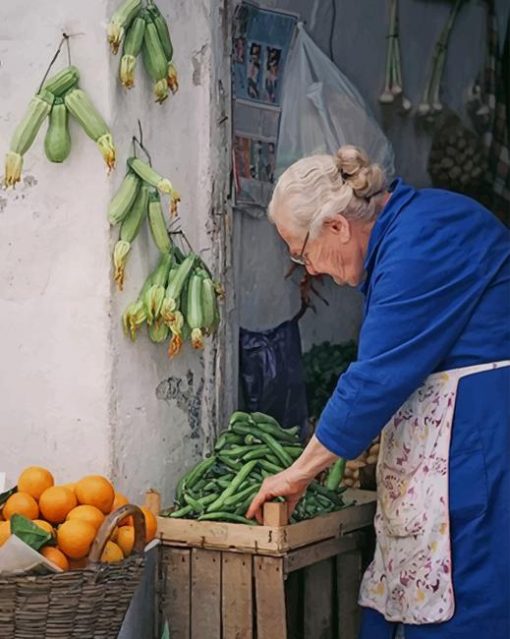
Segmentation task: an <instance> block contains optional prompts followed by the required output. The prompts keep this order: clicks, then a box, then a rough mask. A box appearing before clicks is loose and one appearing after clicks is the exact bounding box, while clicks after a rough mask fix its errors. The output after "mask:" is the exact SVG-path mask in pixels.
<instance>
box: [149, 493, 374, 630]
mask: <svg viewBox="0 0 510 639" xmlns="http://www.w3.org/2000/svg"><path fill="white" fill-rule="evenodd" d="M347 498H348V499H349V498H355V499H356V500H357V505H355V506H352V507H350V508H346V509H345V510H343V511H340V512H338V513H331V514H328V515H324V516H320V517H316V518H315V519H312V520H309V521H304V522H300V523H298V524H292V525H281V524H282V522H283V521H286V513H285V504H266V506H265V509H264V520H265V521H264V524H265V525H264V526H257V527H255V526H254V527H251V526H245V525H242V524H241V525H239V524H223V523H221V522H197V521H193V520H171V519H166V518H159V520H158V525H159V534H160V538H161V539H162V541H163V544H162V546H161V562H160V579H159V584H160V592H159V596H158V612H159V617H160V627H161V625H162V623H164V621H165V620H167V621H168V623H169V626H170V636H171V637H172V639H254V638H257V639H299V638H300V637H303V639H356V636H357V628H358V615H359V611H358V607H357V603H356V601H357V593H358V589H359V584H360V581H361V574H362V568H363V565H364V563H365V561H364V554H365V555H366V548H367V531H369V530H370V528H371V525H372V521H373V516H374V513H375V494H374V493H371V492H368V491H349V494H348V495H347ZM279 524H280V525H279ZM340 628H341V633H340Z"/></svg>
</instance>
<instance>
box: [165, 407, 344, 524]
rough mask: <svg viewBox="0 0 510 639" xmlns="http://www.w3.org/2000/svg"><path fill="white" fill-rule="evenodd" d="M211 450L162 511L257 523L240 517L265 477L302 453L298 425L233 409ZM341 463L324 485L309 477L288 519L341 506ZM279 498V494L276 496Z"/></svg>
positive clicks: (189, 517) (209, 519)
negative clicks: (170, 507)
mask: <svg viewBox="0 0 510 639" xmlns="http://www.w3.org/2000/svg"><path fill="white" fill-rule="evenodd" d="M213 450H214V453H213V454H212V455H211V456H210V457H207V458H206V459H204V460H202V461H200V462H199V463H198V464H197V465H196V466H195V467H194V468H192V469H191V470H190V471H189V472H188V473H186V474H185V475H184V476H183V477H182V478H181V479H180V481H179V483H178V485H177V489H176V496H175V508H174V510H173V511H167V512H166V513H165V514H164V516H167V517H171V518H173V519H177V518H188V519H198V520H199V521H225V522H229V523H242V524H249V525H252V526H253V525H257V523H256V522H255V521H251V520H247V519H246V518H245V517H244V514H245V513H246V510H247V509H248V507H249V505H250V503H251V501H252V499H253V497H254V496H255V495H256V494H257V492H258V491H259V489H260V486H261V484H262V482H263V481H264V479H265V478H266V477H268V476H270V475H274V474H275V473H279V472H281V471H282V470H284V469H285V468H288V467H289V466H290V465H291V464H292V463H293V461H294V460H295V459H297V458H298V457H299V455H301V453H302V452H303V446H302V445H301V443H300V440H299V428H298V427H296V428H290V429H284V428H282V427H281V426H280V425H279V424H278V422H277V421H276V420H275V419H274V418H273V417H271V416H269V415H264V414H263V413H245V412H241V411H237V412H236V413H234V414H233V415H232V417H231V418H230V420H229V428H228V430H226V431H225V432H223V433H220V435H219V437H218V438H217V440H216V443H215V445H214V447H213ZM343 468H344V462H343V460H338V461H337V462H336V464H334V465H333V467H332V468H331V470H330V472H329V474H328V477H327V480H326V481H327V483H326V485H322V484H321V483H319V482H318V481H313V482H312V483H311V484H310V486H309V487H308V490H307V492H306V494H305V496H304V498H303V499H302V500H301V501H300V502H299V503H298V505H297V507H296V510H295V512H294V514H293V516H292V517H291V522H295V521H302V520H303V519H309V518H311V517H316V516H317V515H321V514H324V513H329V512H334V511H336V510H340V509H342V508H345V507H346V504H345V503H344V501H343V499H342V495H341V493H342V492H343V490H344V489H340V488H339V484H340V481H341V477H342V475H343ZM280 501H281V499H280Z"/></svg>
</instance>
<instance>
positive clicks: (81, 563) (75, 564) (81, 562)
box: [69, 557, 89, 570]
mask: <svg viewBox="0 0 510 639" xmlns="http://www.w3.org/2000/svg"><path fill="white" fill-rule="evenodd" d="M88 563H89V560H88V557H83V558H82V559H69V568H70V570H83V569H84V568H86V567H87V565H88Z"/></svg>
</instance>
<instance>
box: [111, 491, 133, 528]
mask: <svg viewBox="0 0 510 639" xmlns="http://www.w3.org/2000/svg"><path fill="white" fill-rule="evenodd" d="M127 504H129V499H128V498H127V497H126V496H125V495H123V494H122V493H117V492H116V493H115V499H114V500H113V506H112V513H113V512H115V511H116V510H117V509H119V508H120V507H121V506H126V505H127ZM132 525H133V518H132V517H125V518H124V519H123V520H122V521H121V522H120V524H119V526H132Z"/></svg>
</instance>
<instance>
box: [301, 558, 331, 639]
mask: <svg viewBox="0 0 510 639" xmlns="http://www.w3.org/2000/svg"><path fill="white" fill-rule="evenodd" d="M333 561H334V560H333V559H325V560H324V561H319V562H318V563H315V564H312V565H310V566H308V567H307V568H305V569H304V604H303V607H304V611H305V616H304V624H303V626H304V639H334V638H335V637H336V632H335V627H336V620H334V618H333V610H334V608H333V605H332V604H333V574H334V566H333Z"/></svg>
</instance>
